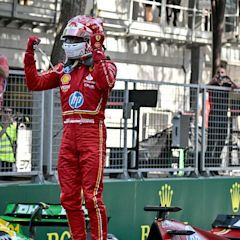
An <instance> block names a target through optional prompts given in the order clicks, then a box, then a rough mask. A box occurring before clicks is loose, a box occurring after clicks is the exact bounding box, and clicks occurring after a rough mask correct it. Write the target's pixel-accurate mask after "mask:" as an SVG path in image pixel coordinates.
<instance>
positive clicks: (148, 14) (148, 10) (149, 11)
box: [145, 0, 162, 22]
mask: <svg viewBox="0 0 240 240" xmlns="http://www.w3.org/2000/svg"><path fill="white" fill-rule="evenodd" d="M149 1H153V0H149ZM156 2H158V3H160V4H161V2H162V1H161V0H156ZM158 16H159V22H160V16H161V6H158ZM145 19H146V21H147V22H152V21H153V5H152V4H146V5H145Z"/></svg>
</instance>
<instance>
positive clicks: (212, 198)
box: [0, 177, 240, 240]
mask: <svg viewBox="0 0 240 240" xmlns="http://www.w3.org/2000/svg"><path fill="white" fill-rule="evenodd" d="M59 194H60V190H59V186H58V185H57V184H41V185H39V184H25V185H24V184H19V185H12V184H11V185H0V214H3V212H4V210H5V208H6V205H7V203H9V202H27V203H37V202H47V203H59ZM104 200H105V203H106V206H107V211H108V215H109V216H110V217H111V218H110V222H109V232H111V233H113V234H114V235H116V237H118V238H119V239H120V240H145V239H146V236H147V233H148V231H149V225H150V224H151V222H152V220H153V218H154V216H155V213H149V212H144V211H143V208H144V206H145V205H147V204H153V205H159V204H160V203H161V204H162V205H172V206H179V207H181V208H183V211H181V212H179V213H175V214H171V215H170V218H177V219H179V220H182V221H185V222H189V223H191V224H193V225H196V226H198V227H200V228H204V229H210V228H211V223H212V222H213V220H214V218H215V217H216V216H217V214H220V213H222V214H224V213H226V214H239V204H240V180H239V178H224V177H221V178H220V177H219V178H216V177H215V178H198V179H189V178H188V179H183V178H181V179H156V180H155V179H154V180H153V179H146V180H127V181H124V180H114V181H105V190H104ZM22 231H23V232H24V233H25V234H26V233H27V228H26V227H24V228H22ZM37 236H38V237H37V240H40V239H41V240H43V239H46V240H67V239H68V236H69V234H68V232H67V229H66V228H65V227H56V226H55V227H54V226H53V227H38V228H37Z"/></svg>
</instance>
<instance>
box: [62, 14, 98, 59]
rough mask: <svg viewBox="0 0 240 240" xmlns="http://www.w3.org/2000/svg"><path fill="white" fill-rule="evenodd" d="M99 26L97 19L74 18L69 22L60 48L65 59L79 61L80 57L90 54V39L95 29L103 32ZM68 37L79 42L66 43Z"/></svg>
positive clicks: (87, 17)
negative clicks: (74, 38)
mask: <svg viewBox="0 0 240 240" xmlns="http://www.w3.org/2000/svg"><path fill="white" fill-rule="evenodd" d="M101 24H102V23H101V22H100V21H99V19H96V18H93V17H89V16H76V17H74V18H72V19H71V20H69V22H68V23H67V26H66V27H65V29H64V31H63V34H62V37H61V38H62V39H63V40H64V42H63V46H62V47H63V49H64V51H65V54H66V57H67V58H68V59H80V58H81V57H82V56H84V55H87V54H89V53H90V52H91V47H90V37H91V35H92V34H93V32H95V30H96V28H97V30H98V29H99V30H100V31H103V29H102V25H101ZM70 37H76V38H79V41H76V42H70V41H67V40H68V39H70Z"/></svg>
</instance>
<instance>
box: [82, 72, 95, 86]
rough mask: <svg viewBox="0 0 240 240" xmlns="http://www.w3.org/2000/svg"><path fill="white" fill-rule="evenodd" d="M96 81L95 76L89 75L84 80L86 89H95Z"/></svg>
mask: <svg viewBox="0 0 240 240" xmlns="http://www.w3.org/2000/svg"><path fill="white" fill-rule="evenodd" d="M95 84H96V81H94V80H93V76H92V75H91V74H90V73H89V74H88V75H87V76H86V77H85V79H84V87H87V88H90V89H95Z"/></svg>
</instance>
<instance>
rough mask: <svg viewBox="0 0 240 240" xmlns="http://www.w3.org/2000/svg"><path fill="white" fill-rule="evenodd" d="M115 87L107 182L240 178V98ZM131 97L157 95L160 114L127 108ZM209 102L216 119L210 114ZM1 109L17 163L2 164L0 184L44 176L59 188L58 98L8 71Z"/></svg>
mask: <svg viewBox="0 0 240 240" xmlns="http://www.w3.org/2000/svg"><path fill="white" fill-rule="evenodd" d="M118 86H121V88H120V87H118V89H117V88H114V89H113V91H112V93H111V95H110V97H109V100H108V104H107V109H106V119H105V123H106V126H107V135H108V138H107V158H106V164H105V175H106V176H109V177H118V178H128V177H145V176H146V177H147V176H151V174H160V175H161V176H163V175H167V176H189V175H191V174H194V175H195V176H197V175H199V174H209V172H215V171H218V172H220V174H228V175H230V174H232V173H233V172H234V170H239V167H240V163H239V160H238V159H239V158H238V155H239V153H240V116H239V113H240V107H239V106H240V104H239V103H240V91H238V90H231V89H229V88H222V87H214V86H207V85H200V84H199V85H194V84H177V83H165V82H158V81H140V80H138V81H137V80H130V79H128V80H126V79H119V80H118ZM131 90H135V91H138V90H156V91H157V93H158V95H157V102H156V107H140V108H139V111H136V108H135V106H134V102H130V101H129V100H130V98H129V93H130V91H131ZM209 96H210V97H209ZM209 99H211V101H212V102H214V103H215V108H214V109H215V113H212V112H210V111H209V109H210V108H209V106H210V100H209ZM146 101H147V100H146ZM4 105H5V107H6V108H11V109H13V112H14V115H13V117H14V121H15V122H16V123H17V139H16V141H17V150H16V162H14V163H12V164H10V163H6V162H5V161H0V163H1V171H0V176H28V177H29V176H31V177H34V178H38V180H39V181H43V180H44V178H43V175H44V177H45V179H46V178H47V179H50V180H53V179H54V180H55V181H58V178H57V171H56V170H57V159H58V150H59V145H60V139H61V135H62V120H61V106H60V98H59V90H58V89H54V90H50V91H46V92H29V91H28V90H27V88H26V86H25V83H24V76H23V74H22V73H21V72H17V71H15V72H14V71H11V75H10V77H9V80H8V87H7V91H6V92H5V104H4ZM0 159H1V154H0ZM43 170H44V172H43Z"/></svg>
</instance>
